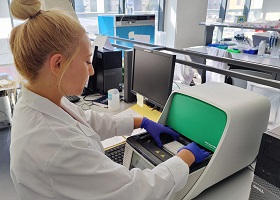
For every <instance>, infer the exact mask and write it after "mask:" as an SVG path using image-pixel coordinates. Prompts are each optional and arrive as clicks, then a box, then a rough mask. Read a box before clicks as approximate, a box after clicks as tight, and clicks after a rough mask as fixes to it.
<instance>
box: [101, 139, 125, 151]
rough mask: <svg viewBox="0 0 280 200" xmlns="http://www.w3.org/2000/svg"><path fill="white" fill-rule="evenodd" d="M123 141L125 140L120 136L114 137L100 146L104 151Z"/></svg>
mask: <svg viewBox="0 0 280 200" xmlns="http://www.w3.org/2000/svg"><path fill="white" fill-rule="evenodd" d="M124 141H125V138H124V137H122V136H115V137H111V138H108V139H106V140H103V141H101V143H102V146H103V147H104V148H105V149H106V148H108V147H111V146H114V145H116V144H119V143H122V142H124Z"/></svg>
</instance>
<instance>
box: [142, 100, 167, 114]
mask: <svg viewBox="0 0 280 200" xmlns="http://www.w3.org/2000/svg"><path fill="white" fill-rule="evenodd" d="M144 103H145V104H146V105H147V106H148V107H150V108H152V110H157V111H159V112H162V110H163V108H161V107H159V106H157V105H155V104H153V103H152V102H150V101H148V100H146V99H145V100H144Z"/></svg>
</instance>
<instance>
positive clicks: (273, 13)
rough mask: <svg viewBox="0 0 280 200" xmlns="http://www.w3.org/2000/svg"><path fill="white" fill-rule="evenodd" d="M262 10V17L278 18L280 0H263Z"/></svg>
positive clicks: (279, 14) (279, 16)
mask: <svg viewBox="0 0 280 200" xmlns="http://www.w3.org/2000/svg"><path fill="white" fill-rule="evenodd" d="M262 12H263V19H266V20H278V19H280V1H279V0H264V1H263V7H262Z"/></svg>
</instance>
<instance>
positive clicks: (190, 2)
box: [164, 0, 208, 49]
mask: <svg viewBox="0 0 280 200" xmlns="http://www.w3.org/2000/svg"><path fill="white" fill-rule="evenodd" d="M207 4H208V1H206V0H169V1H166V5H165V22H164V29H165V30H164V31H165V32H166V44H165V45H166V46H169V47H174V48H179V49H180V48H185V47H190V46H197V45H203V39H204V26H200V25H199V23H200V22H204V21H205V20H206V12H207Z"/></svg>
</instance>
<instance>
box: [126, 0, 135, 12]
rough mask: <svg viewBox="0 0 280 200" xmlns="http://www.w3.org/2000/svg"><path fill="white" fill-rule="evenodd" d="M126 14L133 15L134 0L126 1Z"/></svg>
mask: <svg viewBox="0 0 280 200" xmlns="http://www.w3.org/2000/svg"><path fill="white" fill-rule="evenodd" d="M125 14H127V15H133V14H134V2H133V0H127V1H126V3H125Z"/></svg>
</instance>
